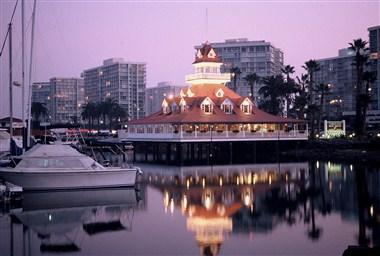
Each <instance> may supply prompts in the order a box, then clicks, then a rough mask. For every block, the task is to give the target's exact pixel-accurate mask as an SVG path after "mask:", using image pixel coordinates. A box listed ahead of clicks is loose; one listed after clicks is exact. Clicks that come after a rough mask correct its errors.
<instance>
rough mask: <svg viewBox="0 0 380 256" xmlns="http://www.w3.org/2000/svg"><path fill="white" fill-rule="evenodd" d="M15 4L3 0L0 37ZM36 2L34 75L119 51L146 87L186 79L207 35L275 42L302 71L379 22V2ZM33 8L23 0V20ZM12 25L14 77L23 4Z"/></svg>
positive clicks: (64, 71)
mask: <svg viewBox="0 0 380 256" xmlns="http://www.w3.org/2000/svg"><path fill="white" fill-rule="evenodd" d="M14 3H15V1H9V0H2V1H0V21H1V24H0V39H1V42H2V40H3V38H4V35H5V32H6V29H7V23H8V22H9V18H10V15H11V10H12V8H13V5H14ZM37 7H38V9H37V24H36V33H35V36H36V41H35V44H36V51H35V63H36V65H35V68H34V73H33V77H34V78H33V81H47V80H48V79H49V78H50V77H54V76H60V77H79V76H80V73H81V72H82V71H83V70H84V69H87V68H91V67H95V66H98V65H100V64H101V63H102V61H103V60H104V59H106V58H110V57H123V58H124V59H125V60H128V61H143V62H146V63H147V72H148V73H147V86H148V87H151V86H154V85H156V84H157V82H159V81H168V80H171V81H174V82H176V83H180V84H184V76H185V75H186V74H188V73H190V72H192V66H191V63H192V61H193V57H194V48H193V47H194V45H197V44H200V43H202V42H204V41H205V40H206V39H207V40H208V41H210V42H215V41H217V42H221V41H224V40H225V39H230V38H248V39H250V40H266V41H269V42H272V43H273V44H274V45H275V46H276V47H278V48H281V49H282V50H283V52H284V55H285V64H291V65H293V66H295V67H296V71H297V73H300V72H302V69H301V66H302V64H303V63H304V62H305V61H306V60H308V59H311V58H313V59H318V58H325V57H332V56H336V55H337V52H338V49H339V48H343V47H346V46H347V44H348V42H350V41H352V39H354V38H355V39H356V38H359V37H361V38H363V39H365V40H368V31H367V28H368V27H369V26H375V25H379V24H380V18H379V13H380V7H379V2H378V1H244V2H243V1H241V2H232V1H224V2H222V3H220V2H217V1H214V2H205V1H197V2H187V3H183V2H179V1H175V2H174V1H172V2H170V1H166V2H145V3H139V2H127V1H112V2H110V1H69V0H66V1H60V0H55V1H38V4H37ZM31 8H32V1H27V3H26V10H27V12H26V13H27V18H26V20H27V22H28V21H30V13H31ZM206 8H207V9H208V29H207V31H208V33H207V36H206V18H205V16H206V15H205V13H206ZM14 26H15V31H14V52H13V54H14V63H15V71H14V72H15V75H14V77H15V78H14V80H21V78H20V77H21V75H20V63H21V49H20V9H18V10H17V14H16V16H15V22H14ZM28 32H30V25H29V27H28ZM7 60H8V50H6V51H5V53H4V55H3V56H2V57H1V59H0V65H1V67H0V81H1V85H0V99H1V100H0V116H1V115H3V114H5V112H6V111H8V110H7V109H8V107H7V103H6V101H5V100H4V98H6V97H7V96H6V95H7V85H8V67H7V66H8V61H7ZM16 94H17V93H16ZM16 97H17V95H16Z"/></svg>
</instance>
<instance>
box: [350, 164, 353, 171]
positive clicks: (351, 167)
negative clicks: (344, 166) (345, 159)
mask: <svg viewBox="0 0 380 256" xmlns="http://www.w3.org/2000/svg"><path fill="white" fill-rule="evenodd" d="M352 170H354V167H353V166H352V164H350V171H351V172H352Z"/></svg>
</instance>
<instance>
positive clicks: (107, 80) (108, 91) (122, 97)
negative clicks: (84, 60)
mask: <svg viewBox="0 0 380 256" xmlns="http://www.w3.org/2000/svg"><path fill="white" fill-rule="evenodd" d="M83 77H84V84H85V94H86V101H87V102H89V101H91V102H101V101H105V100H106V99H107V98H111V99H113V100H115V101H116V102H117V103H118V104H119V105H120V106H121V107H122V108H124V109H125V110H126V112H127V115H128V118H129V119H136V118H141V117H144V116H145V111H144V109H145V106H144V104H145V103H144V101H145V92H144V91H145V87H146V64H145V63H141V62H126V61H124V60H123V59H122V58H112V59H107V60H105V61H103V65H102V66H99V67H95V68H91V69H87V70H85V71H84V72H83Z"/></svg>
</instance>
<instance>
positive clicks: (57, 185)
mask: <svg viewBox="0 0 380 256" xmlns="http://www.w3.org/2000/svg"><path fill="white" fill-rule="evenodd" d="M140 172H141V171H140V169H139V168H137V167H134V168H121V167H104V166H102V165H101V164H99V163H98V162H96V161H94V160H93V159H92V158H90V157H88V156H86V155H84V154H81V153H79V152H78V151H77V150H75V149H74V148H72V147H71V146H68V145H37V146H35V147H33V148H32V149H30V150H29V151H27V152H26V153H25V154H24V155H23V156H22V157H21V161H20V163H19V164H18V165H17V166H16V167H15V168H0V178H2V179H4V180H6V181H9V182H11V183H14V184H17V185H19V186H21V187H23V189H24V190H50V189H53V190H54V189H80V188H102V187H128V186H134V185H135V182H136V177H137V175H138V173H140Z"/></svg>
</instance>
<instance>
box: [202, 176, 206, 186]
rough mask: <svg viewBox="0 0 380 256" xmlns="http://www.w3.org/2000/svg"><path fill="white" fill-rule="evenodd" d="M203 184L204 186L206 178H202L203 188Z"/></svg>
mask: <svg viewBox="0 0 380 256" xmlns="http://www.w3.org/2000/svg"><path fill="white" fill-rule="evenodd" d="M205 186H206V179H205V178H202V187H203V188H205Z"/></svg>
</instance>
